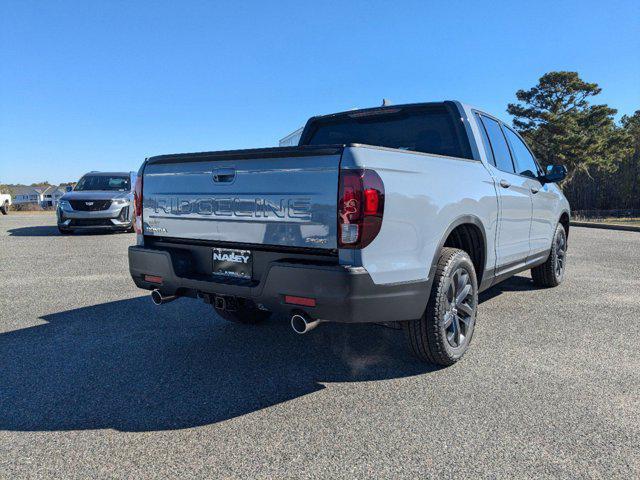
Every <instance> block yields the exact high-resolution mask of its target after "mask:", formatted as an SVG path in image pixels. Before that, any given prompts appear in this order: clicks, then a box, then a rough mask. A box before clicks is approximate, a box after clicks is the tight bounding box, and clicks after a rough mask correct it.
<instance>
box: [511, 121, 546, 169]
mask: <svg viewBox="0 0 640 480" xmlns="http://www.w3.org/2000/svg"><path fill="white" fill-rule="evenodd" d="M504 133H505V135H506V137H507V139H508V140H509V145H511V151H512V152H513V156H514V157H515V159H514V160H515V163H516V173H518V174H520V175H524V176H526V177H531V178H538V175H539V174H540V172H539V171H538V165H537V164H536V161H535V159H534V158H533V155H532V154H531V152H530V151H529V149H528V148H527V146H526V145H525V144H524V142H523V141H522V140H521V139H520V137H518V135H516V134H515V132H514V131H513V130H511V129H510V128H509V127H506V126H505V127H504Z"/></svg>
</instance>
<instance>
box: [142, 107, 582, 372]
mask: <svg viewBox="0 0 640 480" xmlns="http://www.w3.org/2000/svg"><path fill="white" fill-rule="evenodd" d="M565 175H566V169H565V168H564V167H562V166H551V167H548V168H547V170H545V171H543V170H542V169H541V168H540V165H539V164H538V162H537V161H536V159H535V158H534V155H533V154H532V153H531V150H530V149H529V148H528V147H527V145H526V144H525V142H524V141H523V140H522V138H521V137H520V136H519V135H518V134H517V133H516V132H515V131H514V130H512V129H511V128H510V127H509V126H507V125H505V124H504V123H503V122H501V121H500V120H498V119H497V118H495V117H493V116H491V115H489V114H487V113H485V112H482V111H479V110H477V109H475V108H473V107H470V106H466V105H463V104H461V103H459V102H454V101H447V102H441V103H423V104H412V105H397V106H387V107H381V108H372V109H363V110H353V111H348V112H342V113H337V114H333V115H326V116H319V117H313V118H311V119H310V120H309V121H308V122H307V124H306V126H305V128H304V131H303V134H302V137H301V139H300V143H299V146H297V147H284V148H282V147H281V148H265V149H255V150H235V151H219V152H204V153H189V154H179V155H161V156H156V157H153V158H149V159H147V160H146V161H145V162H144V164H143V165H142V167H141V168H140V171H139V172H138V177H137V183H136V187H135V194H134V196H135V200H134V202H135V227H136V231H137V234H138V235H137V245H135V246H132V247H130V249H129V266H130V272H131V275H132V277H133V280H134V282H135V283H136V285H137V286H138V287H140V288H144V289H147V290H152V298H153V300H154V303H156V304H162V303H165V302H167V301H171V300H173V299H175V298H178V297H192V298H200V299H203V300H204V301H205V302H207V303H209V304H211V305H212V306H213V307H214V308H215V310H216V311H217V312H218V313H219V314H220V315H221V316H222V317H224V318H225V319H228V320H233V321H236V322H241V323H253V322H257V321H260V320H264V319H265V318H267V317H268V316H269V315H270V314H271V313H273V312H277V313H280V314H285V315H287V316H288V318H290V321H291V326H292V327H293V329H294V330H295V331H296V332H297V333H306V332H308V331H309V330H311V329H312V328H314V327H315V326H316V325H318V324H319V323H322V322H398V323H400V324H402V325H403V326H404V329H405V331H406V332H407V337H408V343H409V346H410V348H411V350H412V351H413V353H414V354H415V355H416V356H417V357H418V358H420V359H422V360H425V361H428V362H432V363H436V364H441V365H450V364H452V363H453V362H455V361H457V360H458V359H460V358H461V357H462V355H463V354H464V353H465V351H466V350H467V348H468V346H469V342H470V341H471V337H472V335H473V330H474V326H475V322H476V312H477V306H478V293H479V292H481V291H483V290H485V289H487V288H489V287H491V286H492V285H495V284H496V283H498V282H500V281H502V280H504V279H506V278H508V277H510V276H512V275H514V274H516V273H518V272H521V271H523V270H527V269H531V274H532V277H533V281H534V282H535V283H536V284H537V285H540V286H544V287H553V286H556V285H558V284H559V283H560V282H562V279H563V276H564V272H565V266H566V251H567V238H568V234H569V214H570V211H569V204H568V202H567V200H566V199H565V197H564V195H563V194H562V192H561V190H560V189H559V188H558V186H557V185H556V182H558V181H560V180H562V179H563V178H564V177H565Z"/></svg>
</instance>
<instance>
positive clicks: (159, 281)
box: [144, 275, 162, 285]
mask: <svg viewBox="0 0 640 480" xmlns="http://www.w3.org/2000/svg"><path fill="white" fill-rule="evenodd" d="M144 280H145V282H149V283H157V284H159V285H162V277H160V276H158V275H145V276H144Z"/></svg>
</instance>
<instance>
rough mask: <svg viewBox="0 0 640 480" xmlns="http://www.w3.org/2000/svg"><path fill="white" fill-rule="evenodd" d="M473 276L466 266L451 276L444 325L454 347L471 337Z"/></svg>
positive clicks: (448, 339) (473, 314)
mask: <svg viewBox="0 0 640 480" xmlns="http://www.w3.org/2000/svg"><path fill="white" fill-rule="evenodd" d="M474 293H475V292H474V291H473V285H472V284H471V277H470V276H469V273H468V272H467V271H466V270H465V269H464V268H458V269H457V270H456V271H455V272H454V273H453V275H452V276H451V282H450V283H449V288H448V289H447V294H446V305H445V314H444V318H443V327H444V329H445V334H446V337H447V342H449V345H451V346H452V347H454V348H459V347H461V346H462V345H464V344H465V343H466V342H467V341H468V338H469V334H470V332H471V329H472V328H473V322H474V319H475V309H476V305H475V302H476V301H475V295H474Z"/></svg>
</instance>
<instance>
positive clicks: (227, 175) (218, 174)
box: [213, 168, 236, 183]
mask: <svg viewBox="0 0 640 480" xmlns="http://www.w3.org/2000/svg"><path fill="white" fill-rule="evenodd" d="M235 178H236V171H235V169H233V168H216V169H214V170H213V181H214V182H216V183H231V182H233V180H234V179H235Z"/></svg>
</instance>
